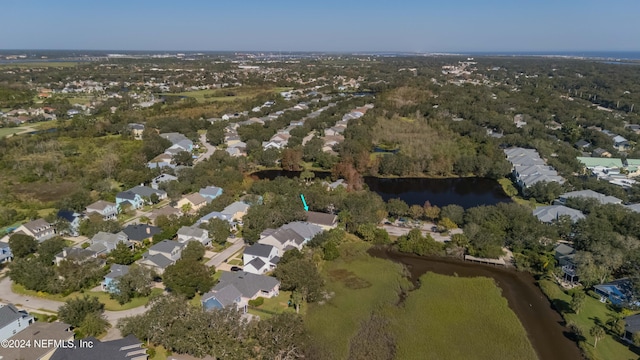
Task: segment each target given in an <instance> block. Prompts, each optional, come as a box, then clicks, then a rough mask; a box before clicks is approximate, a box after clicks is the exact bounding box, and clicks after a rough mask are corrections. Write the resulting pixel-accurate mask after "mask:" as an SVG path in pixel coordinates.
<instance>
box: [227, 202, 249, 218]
mask: <svg viewBox="0 0 640 360" xmlns="http://www.w3.org/2000/svg"><path fill="white" fill-rule="evenodd" d="M247 211H249V205H247V204H245V203H243V202H241V201H236V202H234V203H231V204H230V205H229V206H227V207H226V208H224V209H223V210H222V211H221V213H222V214H223V215H226V216H227V217H229V218H230V219H231V220H232V221H241V220H242V218H243V217H244V216H245V215H246V214H247Z"/></svg>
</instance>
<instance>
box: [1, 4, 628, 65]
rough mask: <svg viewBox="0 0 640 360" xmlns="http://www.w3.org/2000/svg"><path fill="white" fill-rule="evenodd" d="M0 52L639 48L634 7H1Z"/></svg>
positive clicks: (314, 5) (518, 5)
mask: <svg viewBox="0 0 640 360" xmlns="http://www.w3.org/2000/svg"><path fill="white" fill-rule="evenodd" d="M1 2H2V6H1V8H0V16H1V20H0V49H87V50H178V51H179V50H183V51H188V50H207V51H337V52H366V51H372V52H373V51H394V52H398V51H403V52H404V51H406V52H484V51H487V52H488V51H504V52H515V51H640V21H639V20H638V14H640V1H638V0H608V1H602V0H599V1H594V0H537V1H534V0H481V1H478V0H476V1H474V0H440V1H432V0H422V1H417V0H395V1H382V0H367V1H365V0H360V1H353V0H342V1H339V0H324V1H320V0H315V1H308V0H298V1H292V0H271V1H268V0H244V1H242V0H228V1H221V0H180V1H178V0H172V1H167V0H155V1H148V0H126V1H124V0H106V1H93V0H90V1H88V0H84V1H80V0H55V1H52V0H2V1H1Z"/></svg>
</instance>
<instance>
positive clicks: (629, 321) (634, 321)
mask: <svg viewBox="0 0 640 360" xmlns="http://www.w3.org/2000/svg"><path fill="white" fill-rule="evenodd" d="M624 330H625V331H628V332H630V333H632V334H635V333H637V332H638V331H640V314H636V315H631V316H627V317H626V318H624Z"/></svg>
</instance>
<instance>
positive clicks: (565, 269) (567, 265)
mask: <svg viewBox="0 0 640 360" xmlns="http://www.w3.org/2000/svg"><path fill="white" fill-rule="evenodd" d="M554 250H555V251H554V255H553V257H554V258H555V259H556V261H557V262H558V265H559V266H560V267H561V268H562V273H563V277H564V280H565V281H569V282H570V283H575V282H577V281H578V275H577V274H576V265H575V263H574V258H575V256H576V250H575V249H574V248H572V247H571V246H569V245H566V244H558V246H556V248H555V249H554Z"/></svg>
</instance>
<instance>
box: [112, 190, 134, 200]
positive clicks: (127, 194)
mask: <svg viewBox="0 0 640 360" xmlns="http://www.w3.org/2000/svg"><path fill="white" fill-rule="evenodd" d="M116 197H117V198H118V199H125V200H135V198H136V194H135V193H134V192H133V191H131V190H127V191H122V192H119V193H118V194H117V195H116Z"/></svg>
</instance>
